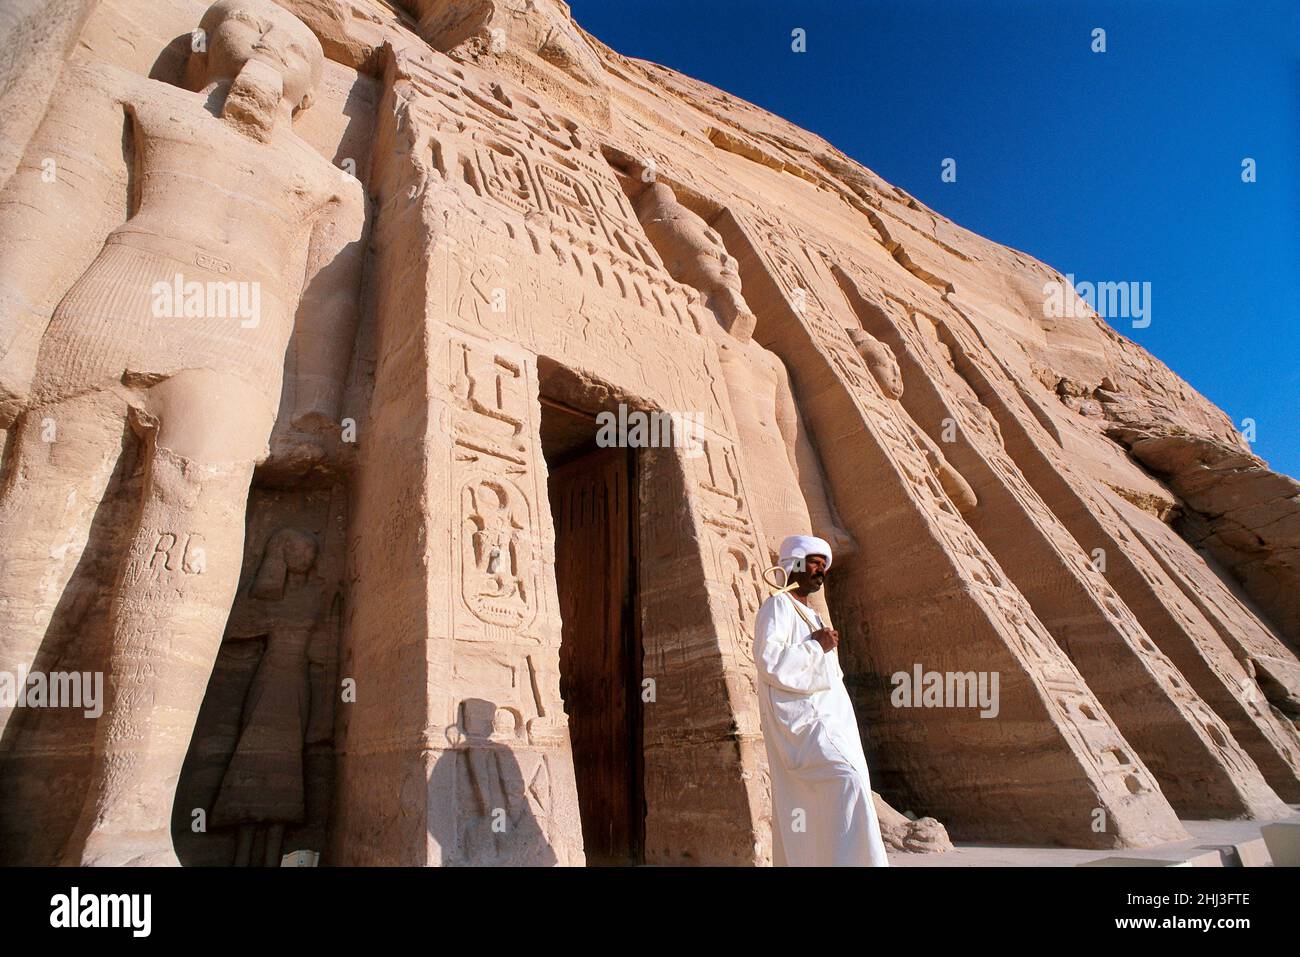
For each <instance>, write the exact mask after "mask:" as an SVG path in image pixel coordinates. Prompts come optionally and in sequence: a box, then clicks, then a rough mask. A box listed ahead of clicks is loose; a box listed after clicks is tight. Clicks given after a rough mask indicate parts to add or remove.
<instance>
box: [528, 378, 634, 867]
mask: <svg viewBox="0 0 1300 957" xmlns="http://www.w3.org/2000/svg"><path fill="white" fill-rule="evenodd" d="M596 431H597V429H596V421H595V418H594V417H592V416H590V415H586V414H584V413H581V412H579V411H577V410H575V409H572V408H569V407H567V406H564V405H561V404H558V403H555V402H551V401H548V400H546V399H543V404H542V425H541V437H542V450H543V452H544V454H545V456H546V464H547V468H548V469H549V471H550V480H549V483H548V492H549V497H550V503H551V515H552V518H553V519H554V523H555V575H556V584H557V587H558V590H559V598H560V614H561V617H562V619H563V623H564V624H563V637H562V641H561V646H560V694H561V695H562V696H563V698H564V708H565V712H566V713H567V714H568V717H569V734H570V740H571V742H572V744H573V763H574V772H575V775H576V777H577V787H578V806H579V811H580V814H581V818H582V838H583V845H584V847H585V851H586V857H587V863H588V864H589V865H594V866H601V865H626V864H640V863H643V862H644V860H645V794H644V784H643V776H644V767H643V764H644V762H643V755H642V735H643V728H642V711H641V694H640V690H641V661H642V647H641V634H640V616H639V612H638V608H637V587H636V586H637V575H636V563H635V540H636V534H637V525H638V508H637V495H636V488H637V487H636V460H635V458H634V456H633V454H632V450H630V449H624V448H599V447H598V446H597V445H596V441H595V436H596Z"/></svg>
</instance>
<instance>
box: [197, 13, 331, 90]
mask: <svg viewBox="0 0 1300 957" xmlns="http://www.w3.org/2000/svg"><path fill="white" fill-rule="evenodd" d="M199 28H200V29H202V30H203V31H204V34H205V35H206V37H207V54H206V56H207V62H206V70H205V72H206V76H205V79H206V80H207V81H208V82H211V81H212V80H218V79H230V80H233V79H234V78H235V77H237V76H238V75H239V72H240V70H242V69H243V68H244V66H245V65H246V64H248V63H249V62H257V63H259V64H261V65H263V66H265V67H269V68H270V69H272V70H273V71H275V72H276V73H277V74H279V76H280V79H281V84H282V88H283V93H282V97H283V100H284V101H285V102H287V103H288V104H289V106H290V107H291V108H292V110H293V111H294V112H297V111H298V110H305V109H307V108H308V107H309V106H311V104H312V99H313V98H314V96H315V92H316V88H317V86H318V85H319V84H320V78H321V70H322V69H323V68H324V65H325V53H324V51H323V50H322V49H321V45H320V41H319V40H318V39H316V35H315V34H314V33H312V32H311V30H309V29H308V28H307V25H306V24H305V23H303V22H302V21H301V20H299V19H298V18H297V17H295V16H294V15H293V14H292V13H290V12H289V11H288V10H286V9H284V8H283V7H281V6H278V5H277V4H275V3H272V2H271V0H218V2H217V3H214V4H213V5H212V6H210V7H208V10H207V12H206V13H204V14H203V19H202V20H200V21H199Z"/></svg>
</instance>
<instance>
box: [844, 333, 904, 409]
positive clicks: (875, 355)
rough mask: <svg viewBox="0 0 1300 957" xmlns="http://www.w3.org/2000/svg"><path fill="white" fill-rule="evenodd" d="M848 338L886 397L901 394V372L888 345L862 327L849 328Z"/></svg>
mask: <svg viewBox="0 0 1300 957" xmlns="http://www.w3.org/2000/svg"><path fill="white" fill-rule="evenodd" d="M849 338H850V339H851V340H853V345H854V346H855V347H856V348H857V350H858V355H860V356H862V358H863V359H864V360H866V363H867V368H868V369H870V370H871V376H872V378H874V379H875V380H876V384H877V385H879V386H880V391H881V392H883V393H885V398H887V399H897V398H899V397H900V396H902V394H903V372H902V370H901V369H899V368H898V360H897V359H896V358H894V352H893V350H892V349H890V348H889V346H887V345H885V343H883V342H881V341H880V340H879V339H877V338H876V337H875V336H873V335H871V334H870V333H869V332H865V331H864V330H862V329H850V330H849Z"/></svg>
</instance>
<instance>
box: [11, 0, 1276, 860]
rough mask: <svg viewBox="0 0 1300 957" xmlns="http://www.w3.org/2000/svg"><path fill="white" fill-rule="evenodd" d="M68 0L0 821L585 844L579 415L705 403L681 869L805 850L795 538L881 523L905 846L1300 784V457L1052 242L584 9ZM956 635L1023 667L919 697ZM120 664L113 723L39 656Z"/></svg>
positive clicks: (1055, 834)
mask: <svg viewBox="0 0 1300 957" xmlns="http://www.w3.org/2000/svg"><path fill="white" fill-rule="evenodd" d="M30 7H32V5H31V4H23V3H20V5H19V7H18V8H15V9H16V10H18V13H17V14H15V15H14V16H13V17H11V18H9V19H7V20H4V21H3V23H0V26H5V25H8V24H14V25H15V26H14V27H13V29H14V30H15V33H14V35H15V36H16V38H17V42H16V43H14V44H11V45H10V46H9V47H7V48H6V52H7V53H9V54H10V55H9V56H7V58H6V59H5V62H4V64H3V65H0V70H3V71H6V75H5V76H0V81H4V83H3V88H4V89H5V90H9V91H10V93H9V94H7V95H6V96H7V98H5V99H4V103H5V104H6V105H7V106H8V105H10V104H12V103H14V102H15V98H17V99H19V100H21V102H20V103H19V104H18V106H19V107H20V108H15V109H12V110H10V109H8V108H6V109H5V110H4V111H2V112H3V123H4V130H3V134H4V135H3V137H0V138H2V139H3V141H4V144H5V148H4V150H3V151H0V152H3V156H0V428H3V429H4V439H5V441H4V452H3V455H4V458H3V462H2V463H0V762H2V764H3V766H2V767H0V861H3V862H5V863H45V864H50V863H57V862H60V861H66V862H73V863H78V862H84V863H141V864H146V863H155V864H165V863H176V862H177V860H178V858H179V859H180V860H182V861H185V862H192V863H239V864H268V865H274V864H275V863H277V858H279V857H280V856H281V854H291V853H293V854H295V855H296V857H301V855H298V854H297V852H302V854H307V855H309V856H314V855H316V854H319V855H320V860H321V862H323V863H333V864H352V863H365V864H445V865H465V864H525V865H550V864H561V865H563V864H572V865H576V864H581V863H583V862H584V860H585V854H584V849H583V832H584V827H583V825H584V814H587V815H588V816H589V815H590V814H591V813H592V811H591V809H590V808H585V809H584V807H582V806H581V804H580V802H579V797H578V795H579V793H580V789H579V787H578V786H577V777H576V774H577V772H576V771H575V766H576V765H575V760H574V747H575V745H574V742H573V740H571V734H570V726H569V714H568V712H567V710H566V709H567V708H568V707H570V706H572V704H573V702H571V701H566V700H564V698H563V697H562V696H561V692H560V689H561V687H562V684H561V678H562V674H561V670H562V662H564V661H566V660H569V659H566V658H565V657H564V656H562V655H561V653H560V652H561V646H562V643H563V641H564V638H563V634H564V632H563V630H562V625H563V624H564V623H563V622H562V621H561V617H560V614H561V613H560V608H561V602H560V600H559V597H560V595H561V594H571V593H566V592H562V591H561V589H566V588H572V587H578V586H575V584H574V583H573V582H570V581H567V580H565V576H564V575H561V574H558V573H557V563H556V523H557V521H560V520H562V517H563V516H558V517H557V515H554V514H552V504H551V502H550V500H549V497H548V494H547V491H548V481H549V479H550V474H551V473H550V469H551V467H552V465H554V464H555V456H556V455H557V454H560V453H559V451H558V450H557V447H556V446H554V445H552V444H549V443H551V442H553V441H554V440H553V439H549V438H547V436H548V435H549V434H550V433H548V432H547V429H546V427H545V423H546V422H548V421H550V420H548V419H547V416H548V412H547V410H548V409H553V408H555V407H557V406H558V407H564V408H567V409H569V410H570V411H572V412H575V413H577V414H578V415H579V416H582V415H586V416H595V415H597V414H599V413H602V412H611V413H612V412H616V411H617V410H620V409H622V410H623V411H624V412H626V411H627V410H634V411H637V412H642V413H646V414H650V413H663V414H676V415H678V416H679V417H681V416H689V417H690V419H689V421H690V422H691V423H692V424H693V425H694V426H696V427H695V428H693V429H692V431H691V432H690V434H689V435H685V434H683V435H681V436H679V438H682V439H683V441H681V442H671V443H669V444H667V445H663V446H654V447H647V448H635V449H631V450H630V451H629V455H630V456H632V458H631V459H630V460H629V461H632V462H634V463H635V464H634V467H633V468H632V469H631V471H630V473H629V474H634V475H635V482H636V486H635V494H634V495H633V496H631V499H632V501H631V502H630V505H631V506H634V507H631V508H630V509H629V512H630V515H631V518H630V522H631V525H630V527H629V528H628V529H626V530H624V531H626V533H627V535H628V536H629V541H631V542H634V544H635V549H634V554H633V556H632V559H631V561H632V567H633V579H632V580H633V581H634V586H635V587H634V588H632V594H634V605H633V606H632V609H633V610H632V612H630V616H631V617H630V618H629V619H627V620H632V621H634V623H635V629H636V631H637V635H638V640H639V641H640V643H641V648H642V658H643V660H642V661H641V662H640V668H639V671H638V674H639V675H641V676H643V677H644V678H645V679H646V681H647V682H648V684H647V685H646V686H645V688H644V689H643V691H644V694H645V698H644V700H643V702H642V707H641V709H640V711H639V712H638V713H639V714H640V715H641V718H640V720H641V727H640V728H639V729H635V730H637V731H638V732H639V738H638V740H639V742H640V744H639V747H640V754H639V756H638V760H637V767H638V768H639V769H640V770H639V772H638V773H639V775H640V776H639V778H638V780H639V787H640V788H641V790H642V791H643V794H642V795H639V796H638V797H639V799H640V800H642V802H643V803H642V806H643V808H644V821H643V822H640V821H638V822H637V823H638V824H642V823H643V825H644V827H643V830H644V835H643V838H644V839H643V846H642V847H640V848H639V851H638V853H639V854H640V858H639V859H643V860H644V861H645V862H647V863H656V864H665V863H667V864H682V863H704V864H741V865H745V864H759V865H761V864H765V863H770V861H771V830H770V828H771V822H770V817H771V802H770V796H769V793H768V783H767V768H766V764H765V762H766V756H765V751H764V748H763V742H762V740H761V737H760V730H759V726H758V715H757V708H756V695H755V685H754V682H755V680H756V677H755V674H754V669H753V664H752V653H751V645H752V638H753V635H752V628H753V617H754V614H755V611H756V609H757V607H758V605H759V604H760V603H761V601H762V600H763V598H764V596H765V595H766V594H767V592H768V585H767V584H765V583H764V581H763V579H762V571H763V569H764V568H766V567H767V566H768V565H769V564H770V563H771V560H772V555H771V552H772V549H773V546H774V545H775V543H776V542H778V541H779V540H780V539H781V538H782V537H783V536H785V535H786V534H789V533H791V532H807V531H812V532H815V533H817V534H819V535H822V536H823V537H826V538H828V539H830V540H832V541H833V542H834V543H835V547H836V562H835V572H834V574H833V576H832V579H831V582H830V584H829V587H828V589H827V591H826V600H827V602H828V607H827V608H826V611H827V612H828V613H829V615H830V616H831V617H832V619H833V620H834V622H835V625H836V627H837V629H838V630H839V631H840V633H841V635H842V636H843V638H842V646H841V648H842V660H843V663H844V666H845V671H846V681H847V683H848V686H849V689H850V693H851V694H852V695H853V699H854V704H855V709H856V712H857V714H858V718H859V722H860V724H861V728H862V732H863V734H862V737H863V741H864V745H865V748H866V752H867V755H868V759H869V762H870V764H871V770H872V781H873V784H874V785H875V786H876V787H877V788H878V789H879V791H880V795H879V799H880V804H881V807H882V809H884V810H882V814H881V817H882V821H884V822H886V824H887V830H888V831H889V834H890V837H891V840H890V843H891V844H892V845H893V846H894V848H895V849H897V850H903V851H910V850H936V849H941V848H943V847H944V846H946V841H945V838H944V829H945V828H946V829H947V831H948V833H951V835H952V836H953V837H954V838H956V839H958V840H983V841H1007V842H1018V843H1031V844H1034V843H1036V844H1047V843H1054V844H1065V845H1070V846H1076V847H1123V846H1149V845H1152V844H1155V843H1159V842H1161V841H1165V840H1173V839H1181V838H1183V837H1184V836H1185V831H1184V830H1183V828H1182V826H1181V825H1180V824H1179V817H1180V816H1183V817H1187V816H1196V817H1206V816H1225V817H1240V816H1248V817H1254V818H1259V819H1265V818H1269V817H1273V816H1277V815H1278V814H1281V813H1285V807H1284V805H1283V804H1282V800H1287V801H1295V800H1300V777H1297V771H1298V770H1300V736H1298V735H1297V731H1296V722H1297V720H1300V660H1297V658H1296V646H1295V641H1296V621H1297V620H1300V598H1298V597H1297V596H1298V595H1300V591H1297V589H1295V588H1292V587H1288V585H1289V584H1291V583H1293V582H1294V581H1295V577H1296V568H1297V565H1296V561H1295V556H1296V554H1297V553H1298V550H1300V530H1298V529H1297V524H1296V522H1297V519H1296V515H1297V509H1298V508H1300V506H1297V504H1296V503H1297V498H1296V495H1295V488H1296V484H1295V482H1294V480H1292V479H1289V478H1287V477H1286V476H1280V475H1277V474H1276V473H1274V472H1271V471H1269V470H1268V468H1267V467H1266V465H1265V464H1264V463H1263V462H1262V461H1260V460H1259V459H1258V458H1256V457H1254V456H1253V455H1252V454H1251V453H1250V452H1249V449H1248V448H1247V446H1246V444H1245V442H1244V440H1243V439H1242V437H1241V436H1240V435H1238V434H1237V433H1236V431H1235V429H1233V427H1232V425H1231V423H1230V422H1229V421H1228V420H1227V417H1226V416H1225V415H1223V413H1222V412H1220V411H1219V410H1217V409H1215V408H1214V407H1213V406H1212V405H1210V403H1209V402H1207V401H1206V400H1205V399H1203V398H1202V397H1201V396H1199V395H1197V394H1196V393H1195V392H1194V391H1193V390H1192V389H1191V388H1190V387H1189V386H1187V385H1186V383H1184V382H1182V380H1180V379H1178V377H1177V376H1176V375H1175V374H1174V373H1173V372H1171V371H1170V370H1168V369H1167V368H1165V367H1164V366H1163V365H1161V364H1160V363H1159V362H1158V361H1157V360H1155V359H1154V358H1153V357H1151V356H1149V355H1148V354H1147V353H1145V352H1144V351H1143V350H1142V349H1140V348H1139V347H1138V346H1136V345H1135V344H1133V343H1132V342H1129V341H1128V340H1126V339H1124V338H1123V337H1121V336H1119V335H1118V334H1117V333H1115V332H1114V331H1113V330H1111V329H1110V328H1109V327H1107V326H1106V325H1105V323H1103V322H1102V321H1101V320H1100V319H1099V318H1098V317H1096V316H1094V315H1091V314H1085V313H1080V315H1079V316H1078V317H1073V318H1062V317H1060V316H1055V317H1049V316H1048V314H1047V312H1046V311H1045V310H1044V302H1043V296H1044V289H1045V288H1048V287H1050V285H1051V284H1052V283H1053V282H1058V281H1060V279H1061V277H1060V276H1059V275H1058V274H1056V273H1055V272H1054V271H1053V270H1051V269H1049V268H1048V267H1046V266H1044V265H1043V264H1041V263H1038V262H1036V261H1034V260H1032V259H1030V258H1028V257H1026V256H1024V255H1023V254H1020V253H1016V252H1014V251H1012V250H1009V249H1006V248H1004V247H1001V246H998V245H996V244H994V243H991V242H989V241H987V240H985V239H983V238H981V237H979V236H977V235H975V234H972V233H970V232H967V231H965V230H963V229H962V228H961V227H959V226H957V225H956V224H954V223H952V222H950V221H948V220H946V219H944V218H943V217H942V216H939V215H938V214H937V213H934V212H933V211H931V210H929V209H927V208H925V207H924V206H923V205H922V204H921V203H919V202H918V201H917V200H915V199H914V198H912V197H910V196H908V195H907V194H906V193H904V192H903V191H901V190H899V189H896V188H894V187H892V186H890V185H889V184H887V183H885V182H884V181H882V180H880V179H879V178H878V177H876V176H875V175H874V174H873V173H871V172H870V171H869V170H867V169H865V168H864V167H862V166H860V165H859V164H857V163H855V162H853V161H852V160H849V159H848V158H847V157H845V156H844V155H842V154H840V153H839V152H837V151H836V150H835V149H834V148H833V147H831V146H830V145H829V144H827V143H825V142H824V141H822V140H820V139H819V138H817V137H815V136H813V135H811V134H809V133H807V132H805V131H802V130H799V129H797V128H795V127H793V126H791V125H789V124H787V123H785V122H784V121H782V120H780V119H778V118H776V117H774V116H772V115H770V114H768V113H766V112H764V111H763V110H761V109H759V108H757V107H755V106H753V105H751V104H747V103H743V102H741V101H739V100H736V99H734V98H733V97H730V96H728V95H727V94H725V93H723V92H722V91H719V90H717V89H714V88H712V87H709V86H707V85H705V84H701V83H698V82H696V81H693V80H690V79H689V78H686V77H683V76H681V75H679V74H676V73H674V72H672V71H671V70H667V69H664V68H662V67H657V66H655V65H653V64H649V63H645V62H643V61H639V60H631V59H628V58H625V57H623V56H620V55H619V54H618V53H616V52H614V51H612V50H610V49H608V48H606V47H604V46H603V45H602V44H600V43H599V41H597V40H595V39H594V38H592V37H590V36H589V35H587V34H586V33H584V32H583V31H582V30H581V28H580V27H579V26H578V25H577V24H575V23H574V22H573V20H572V18H571V16H570V15H569V12H568V9H567V7H566V5H565V4H563V3H562V2H559V0H529V2H527V3H525V2H518V3H515V2H509V3H498V4H482V3H477V2H470V0H400V2H397V3H388V2H380V0H312V2H304V0H280V2H272V0H221V2H219V3H216V4H213V5H212V6H210V7H208V6H205V4H203V3H202V2H198V0H162V2H158V3H151V4H142V3H141V2H140V0H92V2H87V3H81V4H78V3H60V4H55V5H51V6H50V7H49V13H48V14H47V15H48V17H49V27H50V29H49V32H48V36H46V37H45V38H44V39H42V40H40V42H35V41H34V40H33V39H32V31H31V24H32V23H33V22H35V21H34V20H33V14H32V13H31V10H30V9H29V8H30ZM146 8H147V9H146ZM13 91H20V93H17V94H16V93H13ZM686 439H689V441H685V440H686ZM592 441H593V442H594V436H593V437H592ZM556 508H557V510H558V509H560V508H561V506H556ZM1171 523H1172V524H1171ZM1189 542H1191V543H1194V545H1195V547H1193V545H1192V544H1189ZM591 580H592V581H597V580H598V577H597V576H592V578H591ZM241 583H242V584H241ZM593 587H594V586H593ZM620 621H622V619H620ZM619 627H623V625H622V624H620V625H619ZM620 637H621V636H617V635H615V636H613V638H612V639H611V640H613V639H617V638H620ZM570 650H571V649H570ZM915 669H920V670H921V671H923V672H930V673H936V674H939V675H940V676H948V677H949V678H952V677H954V676H955V677H957V678H961V677H963V676H967V675H969V676H970V677H971V678H972V680H973V679H975V678H976V677H977V676H982V677H983V678H990V677H992V676H996V677H997V678H998V679H999V684H998V688H999V693H998V700H997V702H996V707H990V708H987V709H985V712H986V713H984V714H983V715H982V714H981V711H980V709H978V708H974V707H971V706H970V703H969V702H965V703H963V702H957V701H946V700H940V701H937V702H930V703H929V705H930V706H925V705H924V703H922V705H921V706H917V707H909V706H907V705H906V704H904V703H902V702H900V700H899V699H898V697H897V696H896V695H895V694H894V691H895V686H896V685H897V683H898V679H899V676H900V675H911V674H913V673H914V670H915ZM74 672H75V673H76V674H85V675H87V676H90V679H91V687H93V676H94V675H95V674H99V675H102V676H104V678H105V679H106V680H105V683H104V697H103V701H102V705H103V707H102V712H101V713H98V714H95V713H94V709H87V708H70V707H67V706H65V705H64V704H63V703H61V702H57V701H50V700H47V699H48V696H47V695H43V694H38V693H36V692H35V691H33V693H32V694H31V696H30V697H29V696H27V694H26V692H28V691H29V690H32V689H34V688H36V687H37V685H39V684H40V682H41V680H42V679H44V678H45V677H47V676H48V675H51V674H54V673H63V674H70V673H74ZM624 677H626V676H620V675H610V676H609V680H610V681H611V682H615V683H616V682H618V681H621V680H622V679H623V678H624ZM29 678H35V679H36V681H37V685H32V684H31V683H30V681H29V680H28V679H29ZM19 686H21V690H22V691H23V692H24V694H23V696H21V698H22V700H21V701H20V700H19V696H18V695H16V694H15V693H14V692H16V691H17V690H18V689H19ZM29 686H30V687H29ZM50 686H51V687H52V685H50ZM49 705H55V706H49ZM200 712H201V713H202V714H201V716H200ZM187 755H188V756H187ZM625 770H626V769H616V770H615V771H614V772H611V773H615V774H621V773H623V771H625ZM583 793H590V792H589V789H588V790H585V791H583ZM886 802H888V803H886ZM893 808H897V809H898V811H894V810H893ZM898 812H907V813H906V814H903V813H898ZM940 822H942V823H940ZM588 823H589V822H588ZM200 825H202V826H200ZM313 859H314V857H313Z"/></svg>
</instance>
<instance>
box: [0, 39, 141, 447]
mask: <svg viewBox="0 0 1300 957" xmlns="http://www.w3.org/2000/svg"><path fill="white" fill-rule="evenodd" d="M133 79H134V78H132V77H130V76H128V75H125V74H121V71H117V70H113V69H112V68H108V67H104V66H101V65H91V64H85V63H80V62H78V61H75V60H74V61H73V62H71V63H69V64H68V66H67V67H66V68H65V69H64V72H63V75H62V77H61V78H60V80H59V83H58V86H57V87H56V88H55V92H54V95H53V96H52V97H51V100H50V107H49V111H48V112H47V113H46V116H45V118H44V119H43V120H42V122H41V124H40V127H39V128H38V129H37V131H36V134H35V135H34V136H33V137H32V139H31V141H30V142H29V143H28V146H27V150H26V153H25V154H24V157H23V161H22V162H21V164H20V165H19V167H18V169H17V170H16V171H15V172H14V174H13V176H12V177H11V178H10V180H9V181H8V183H7V184H6V186H5V188H4V191H3V193H0V425H4V424H6V423H7V422H9V421H10V420H11V419H12V418H13V416H15V415H16V414H17V413H18V411H20V410H21V406H22V404H23V402H24V401H25V400H26V397H27V392H28V389H29V388H30V385H31V380H32V376H33V374H34V372H35V365H36V356H37V352H38V350H39V348H40V341H41V336H42V334H43V333H44V331H45V327H46V325H47V324H48V323H49V320H50V316H51V314H52V313H53V312H54V309H55V307H56V306H57V305H58V302H59V300H60V299H62V298H63V296H64V294H65V293H66V292H67V291H68V289H69V288H70V287H71V286H72V284H73V282H75V281H76V279H77V277H78V276H79V275H81V273H82V272H84V271H85V269H86V268H87V267H88V266H89V265H90V263H91V262H92V261H93V260H94V258H95V256H96V255H98V253H99V251H100V249H101V248H102V246H103V242H104V239H105V238H106V237H107V235H108V233H109V232H110V231H111V230H112V229H113V228H114V227H116V226H118V225H120V224H121V223H123V222H125V221H126V219H127V218H128V216H129V215H130V213H131V209H130V206H131V203H130V200H129V197H128V188H129V186H130V185H131V179H130V166H131V164H132V161H133V157H132V156H131V155H129V150H130V149H131V148H132V144H133V142H134V139H135V137H134V132H135V131H134V121H133V118H132V116H131V112H130V109H129V107H128V106H127V105H126V103H125V99H124V96H123V95H122V94H123V93H124V92H126V91H128V90H129V89H130V87H131V85H132V80H133Z"/></svg>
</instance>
